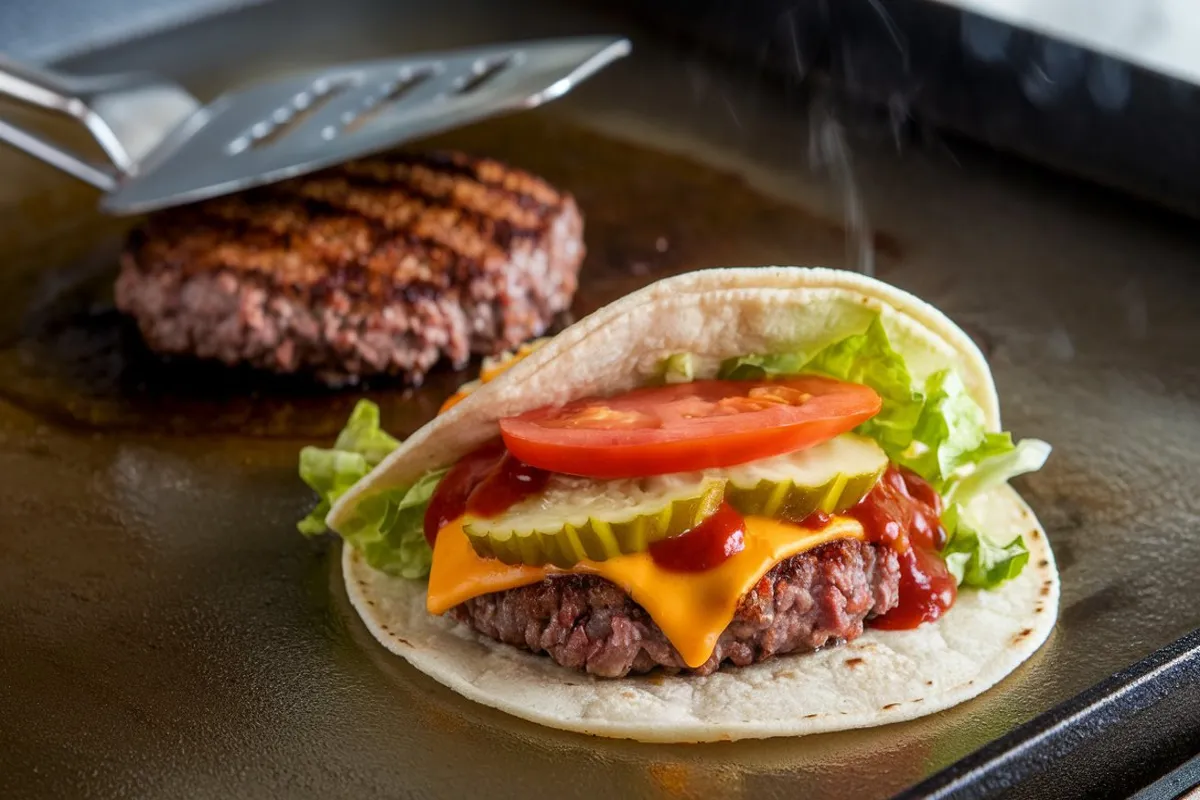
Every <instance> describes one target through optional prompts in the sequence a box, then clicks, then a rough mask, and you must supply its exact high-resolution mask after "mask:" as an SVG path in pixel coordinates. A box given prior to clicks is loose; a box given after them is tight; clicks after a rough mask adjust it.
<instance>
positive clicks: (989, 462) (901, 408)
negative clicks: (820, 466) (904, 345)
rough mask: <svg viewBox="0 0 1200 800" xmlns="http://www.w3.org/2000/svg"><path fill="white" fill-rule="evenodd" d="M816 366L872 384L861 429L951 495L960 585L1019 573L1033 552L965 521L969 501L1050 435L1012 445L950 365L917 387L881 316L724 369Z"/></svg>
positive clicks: (1032, 465) (948, 520) (1030, 461)
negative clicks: (796, 349) (872, 404)
mask: <svg viewBox="0 0 1200 800" xmlns="http://www.w3.org/2000/svg"><path fill="white" fill-rule="evenodd" d="M800 374H815V375H824V376H826V377H830V378H836V379H838V380H843V381H849V382H852V383H860V384H864V385H866V386H870V387H871V388H872V389H874V390H875V391H876V392H877V393H878V394H879V396H880V398H881V399H882V401H883V402H882V406H881V408H880V411H879V413H878V414H877V415H875V416H874V417H873V418H871V419H869V420H867V421H866V422H864V423H863V424H862V425H860V426H859V427H858V429H857V433H860V434H862V435H864V436H869V437H870V438H872V439H874V440H875V441H876V442H878V443H879V445H880V447H882V448H883V450H884V452H886V453H887V454H888V458H890V459H891V460H892V461H893V462H894V463H896V464H899V465H901V466H904V467H907V468H908V469H911V470H912V471H913V472H915V473H917V474H918V475H920V476H921V477H922V478H924V479H925V480H927V481H929V483H930V484H931V485H932V486H933V487H934V489H936V490H937V491H938V493H939V494H941V495H942V497H943V498H944V499H945V501H946V511H945V513H944V514H943V516H942V524H943V526H944V527H945V528H946V531H947V534H948V535H949V539H948V543H947V546H946V548H945V550H944V554H945V555H946V558H947V564H948V565H949V566H950V569H951V571H952V572H953V573H954V575H955V577H956V578H957V579H958V581H959V583H960V584H965V585H967V586H974V587H978V588H985V589H991V588H995V587H996V586H998V585H1000V584H1001V583H1003V582H1004V581H1007V580H1009V579H1011V578H1013V577H1015V576H1016V575H1018V574H1020V572H1021V570H1022V569H1023V568H1024V567H1025V564H1026V562H1028V560H1029V553H1028V551H1027V550H1026V548H1025V543H1024V541H1023V540H1022V539H1021V537H1020V536H1018V537H1016V538H1015V539H1014V540H1013V541H1011V542H1009V543H1008V544H1004V545H1001V544H998V543H996V542H993V541H992V540H990V539H988V538H987V537H986V536H984V535H982V534H980V533H979V532H978V531H976V530H975V529H974V528H973V527H971V525H970V523H969V521H967V520H965V519H963V517H964V515H965V512H964V510H963V509H964V508H965V506H966V505H967V504H968V503H969V502H970V501H971V499H972V498H973V497H975V496H976V495H978V494H979V493H981V492H982V491H984V490H985V489H987V488H990V487H991V486H994V485H998V484H1000V483H1004V482H1006V481H1007V480H1009V479H1010V478H1012V477H1015V476H1017V475H1020V474H1023V473H1026V472H1032V471H1034V470H1037V469H1040V468H1041V466H1042V464H1044V463H1045V461H1046V458H1047V456H1049V454H1050V446H1049V445H1048V444H1046V443H1045V442H1042V441H1039V440H1036V439H1030V440H1025V441H1022V442H1020V443H1019V444H1014V442H1013V440H1012V436H1011V435H1010V434H1008V433H992V432H988V431H987V429H986V426H985V421H984V413H983V409H982V408H980V406H979V404H978V403H976V402H975V399H974V398H972V397H971V395H970V394H969V393H968V391H967V388H966V386H965V385H964V384H963V382H962V379H961V378H960V377H959V375H958V374H957V373H955V372H954V371H953V370H941V371H939V372H936V373H934V374H932V375H930V376H929V377H928V378H927V379H926V380H925V383H924V385H919V384H918V382H917V381H915V380H914V379H913V377H912V374H911V373H910V372H909V370H908V366H907V364H905V362H904V357H903V356H901V355H900V353H898V352H897V351H896V350H895V349H894V348H893V347H892V345H891V342H890V341H889V339H888V335H887V331H886V329H885V328H884V327H883V322H882V320H881V319H880V317H879V316H878V315H876V316H875V318H874V319H872V320H871V323H870V325H868V326H867V329H866V330H865V331H863V332H862V333H859V334H854V335H851V336H847V337H846V338H844V339H841V340H840V341H837V342H834V343H833V344H830V345H828V346H826V347H825V348H823V349H821V350H819V351H817V352H816V353H815V354H814V355H813V356H812V357H811V358H807V359H805V358H804V356H803V355H802V354H800V353H785V354H776V355H748V356H740V357H738V358H732V359H728V360H726V361H725V362H724V363H723V364H722V365H721V377H725V378H731V379H735V380H737V379H743V380H745V379H749V380H754V379H762V378H764V377H775V376H785V375H800Z"/></svg>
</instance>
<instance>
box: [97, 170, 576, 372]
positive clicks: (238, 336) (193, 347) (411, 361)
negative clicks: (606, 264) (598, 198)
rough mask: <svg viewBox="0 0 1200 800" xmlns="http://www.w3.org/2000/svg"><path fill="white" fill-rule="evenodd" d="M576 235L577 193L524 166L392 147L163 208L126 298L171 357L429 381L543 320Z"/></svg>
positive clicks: (570, 263) (154, 343)
mask: <svg viewBox="0 0 1200 800" xmlns="http://www.w3.org/2000/svg"><path fill="white" fill-rule="evenodd" d="M582 231H583V221H582V218H581V217H580V214H579V210H578V208H577V207H576V205H575V201H574V199H573V198H572V197H571V196H570V195H569V194H564V193H560V192H558V191H557V190H555V189H554V188H553V187H552V186H550V185H549V184H547V183H546V182H545V181H543V180H541V179H540V178H537V177H535V176H533V175H530V174H528V173H526V172H522V171H520V170H515V169H512V168H510V167H507V166H505V165H503V164H501V163H499V162H496V161H492V160H488V159H478V158H472V157H469V156H466V155H462V154H458V153H439V154H432V155H414V154H397V155H389V156H387V157H378V158H371V159H366V160H361V161H356V162H351V163H348V164H344V165H341V166H339V167H336V168H334V169H330V170H326V171H323V172H319V173H316V174H313V175H307V176H303V177H299V178H295V179H292V180H289V181H285V182H282V183H278V184H274V185H271V186H266V187H263V188H261V189H255V190H252V191H250V192H246V193H243V194H236V195H230V196H226V197H220V198H216V199H213V200H210V201H206V202H202V203H198V204H194V205H190V206H185V207H182V208H177V209H170V210H167V211H163V212H159V213H157V214H155V215H152V216H151V217H150V218H149V219H148V220H147V221H146V223H145V224H144V225H143V226H141V227H140V228H138V229H137V230H135V231H134V232H133V233H132V234H131V236H130V239H129V243H128V247H127V250H126V253H125V255H124V257H123V259H122V269H121V274H120V275H119V277H118V279H117V284H116V302H117V306H118V308H120V309H121V310H122V311H124V312H126V313H128V314H130V315H132V316H133V317H134V318H135V319H136V320H137V323H138V326H139V328H140V330H141V332H142V335H143V337H144V338H145V340H146V342H147V344H148V345H149V346H150V347H151V349H154V350H156V351H159V352H162V353H166V354H186V355H195V356H199V357H202V358H215V359H220V360H221V361H224V362H226V363H230V364H234V363H240V362H244V363H249V364H252V365H254V366H257V367H261V368H265V369H269V370H272V371H275V372H285V373H290V372H298V371H304V370H311V371H314V372H316V373H317V374H318V376H319V377H320V378H322V379H323V380H325V381H327V382H330V383H345V382H347V381H353V380H355V379H356V378H358V377H359V376H364V375H372V374H389V375H400V376H403V377H404V378H406V379H407V380H409V381H411V382H414V383H419V382H420V380H421V379H422V377H423V376H424V374H425V373H426V372H427V371H428V370H429V369H430V367H432V366H433V365H434V364H435V363H436V362H437V361H438V360H439V359H440V358H442V357H445V358H447V359H448V360H449V361H450V362H451V363H452V364H454V365H456V366H461V365H463V364H464V363H465V362H466V361H467V359H468V358H469V356H470V354H471V353H472V352H474V353H483V354H494V353H498V352H500V351H503V350H505V349H510V348H512V347H514V346H516V345H517V344H519V343H520V342H522V341H525V340H527V339H529V338H531V337H534V336H538V335H540V334H541V333H543V332H544V331H545V329H546V328H547V327H548V325H549V324H550V322H551V320H552V318H553V316H554V315H555V314H557V313H558V312H560V311H563V310H565V309H566V308H567V307H568V306H569V305H570V302H571V299H572V297H573V296H574V293H575V289H576V286H577V278H578V272H579V267H580V264H581V262H582V260H583V256H584V245H583V238H582Z"/></svg>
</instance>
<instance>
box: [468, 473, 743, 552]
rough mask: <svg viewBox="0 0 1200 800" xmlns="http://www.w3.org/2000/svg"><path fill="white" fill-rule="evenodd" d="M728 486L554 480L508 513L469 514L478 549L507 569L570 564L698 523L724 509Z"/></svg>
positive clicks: (682, 479) (684, 479)
mask: <svg viewBox="0 0 1200 800" xmlns="http://www.w3.org/2000/svg"><path fill="white" fill-rule="evenodd" d="M724 493H725V481H724V480H723V479H721V478H720V477H717V476H714V475H705V474H703V473H699V472H696V473H688V474H686V475H664V476H657V477H653V478H630V479H622V480H592V479H588V478H577V477H573V476H570V475H553V476H551V478H550V480H549V482H548V483H547V484H546V488H545V489H544V490H543V491H542V492H541V494H539V495H537V496H536V497H531V498H528V499H526V500H523V501H522V502H520V503H518V504H517V505H515V506H513V507H512V508H510V509H508V510H507V511H505V512H504V513H503V514H501V515H499V516H496V517H491V518H486V519H485V518H472V517H468V518H467V519H466V521H465V522H464V523H463V530H464V531H465V532H466V534H467V538H468V539H470V541H471V546H472V547H473V548H475V552H476V553H478V554H479V555H481V556H484V557H490V558H496V559H499V560H500V561H503V562H504V563H506V564H529V565H532V566H542V565H545V564H553V565H555V566H558V567H563V568H566V567H570V566H573V565H575V564H577V563H579V562H580V561H583V560H585V559H587V560H591V561H604V560H606V559H609V558H615V557H616V556H619V555H623V554H627V553H639V552H642V551H643V550H646V549H647V548H648V547H649V546H650V545H651V544H652V543H653V542H656V541H658V540H660V539H666V538H668V537H671V536H678V535H679V534H681V533H685V532H687V531H689V530H691V529H692V528H694V527H696V526H697V525H699V524H700V523H701V522H703V521H704V520H705V519H707V518H708V517H710V516H711V515H712V514H713V513H714V512H715V511H716V510H717V509H718V508H719V507H720V505H721V499H722V497H723V496H724Z"/></svg>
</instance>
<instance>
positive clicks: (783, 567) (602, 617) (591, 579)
mask: <svg viewBox="0 0 1200 800" xmlns="http://www.w3.org/2000/svg"><path fill="white" fill-rule="evenodd" d="M899 587H900V567H899V563H898V561H897V559H896V553H895V552H894V551H893V550H891V549H890V548H888V547H886V546H883V545H876V544H867V543H865V542H860V541H858V540H856V539H842V540H838V541H834V542H830V543H828V544H825V545H822V546H821V547H818V548H816V549H814V550H810V551H809V552H806V553H801V554H799V555H795V556H792V557H791V558H788V559H785V560H784V561H781V562H780V563H778V564H776V565H775V567H774V568H773V569H772V570H771V571H770V572H768V573H767V574H766V575H764V576H763V578H762V580H760V581H759V582H758V583H757V584H756V585H755V586H754V588H753V589H751V590H750V592H749V593H748V594H746V596H745V597H743V598H742V600H741V603H740V604H739V605H738V609H737V612H736V614H735V616H734V618H733V621H732V622H731V623H730V624H729V627H727V628H726V629H725V632H724V633H722V634H721V638H720V639H719V640H718V641H717V646H716V649H715V650H714V651H713V654H712V656H711V657H710V658H709V659H708V661H706V662H705V663H704V664H702V665H701V666H699V667H696V668H694V669H691V668H688V667H687V665H686V664H684V663H683V659H682V658H680V656H679V653H678V652H676V650H675V648H674V647H673V646H672V645H671V643H670V642H669V641H667V638H666V636H664V635H663V632H662V631H661V630H659V628H658V626H657V625H655V624H654V621H653V620H651V619H650V616H649V615H648V614H647V613H646V612H645V610H644V609H642V607H641V606H639V605H638V604H637V603H635V602H633V600H632V599H630V597H629V595H627V594H625V592H624V591H622V590H621V589H620V588H618V587H617V586H616V585H615V584H613V583H610V582H609V581H607V580H605V579H603V578H599V577H596V576H594V575H567V576H557V577H551V578H547V579H546V580H544V581H542V582H541V583H538V584H534V585H532V586H525V587H522V588H519V589H510V590H508V591H504V592H494V593H492V594H487V595H482V596H480V597H476V598H473V599H471V600H468V601H467V602H465V603H462V604H461V605H459V606H456V607H455V608H453V609H451V611H450V614H451V615H452V616H453V617H454V618H455V619H457V620H459V621H460V622H464V623H466V624H467V625H469V626H471V627H472V628H474V629H475V630H476V631H478V632H479V633H481V634H483V635H484V636H488V637H490V638H492V639H496V640H497V641H501V642H505V643H507V644H511V645H516V646H517V647H521V648H525V649H528V650H531V651H533V652H535V653H541V652H544V653H546V654H547V655H549V656H550V657H551V658H553V659H554V660H555V661H557V662H558V663H559V664H561V665H563V666H564V667H570V668H571V669H576V670H580V671H584V672H588V673H591V674H593V675H600V676H603V677H606V678H620V677H624V676H625V675H628V674H630V673H643V672H649V671H650V670H652V669H654V668H655V667H662V668H663V669H664V671H666V672H670V673H677V672H691V673H696V674H698V675H709V674H711V673H713V672H716V670H717V669H718V668H719V667H720V665H721V664H722V662H725V661H728V662H730V663H732V664H735V665H737V666H747V665H749V664H753V663H756V662H759V661H765V660H767V659H769V658H771V657H772V656H775V655H782V654H784V653H798V652H805V651H809V650H815V649H817V648H819V647H823V646H825V645H828V644H832V643H838V642H845V641H848V640H850V639H854V638H856V637H858V636H860V635H861V634H862V631H863V621H864V620H866V619H868V618H870V617H873V616H876V615H879V614H883V613H884V612H886V611H888V610H889V609H891V608H893V607H895V605H896V602H897V600H898V595H899Z"/></svg>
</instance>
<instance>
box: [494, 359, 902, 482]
mask: <svg viewBox="0 0 1200 800" xmlns="http://www.w3.org/2000/svg"><path fill="white" fill-rule="evenodd" d="M880 403H881V400H880V398H879V395H878V394H876V393H875V390H873V389H871V388H870V387H868V386H862V385H859V384H856V383H844V382H842V381H836V380H833V379H830V378H818V377H803V378H791V379H787V380H778V381H723V380H707V381H694V382H692V383H683V384H677V385H674V386H661V387H651V388H646V389H635V390H633V391H631V392H626V393H625V394H621V395H617V396H615V397H590V398H584V399H582V400H575V401H572V402H570V403H567V404H566V405H563V406H553V407H546V408H539V409H535V410H533V411H527V412H526V413H524V414H521V415H520V416H516V417H509V418H507V419H502V420H500V433H501V435H502V436H503V437H504V443H505V445H506V446H507V447H508V450H509V452H511V453H512V454H513V455H514V456H516V457H517V458H519V459H520V460H521V461H524V462H525V463H527V464H531V465H533V466H535V467H541V468H542V469H545V470H550V471H552V472H562V473H566V474H568V475H582V476H585V477H590V478H635V477H641V476H648V475H664V474H667V473H671V472H688V471H691V470H698V469H707V468H710V467H730V466H733V465H735V464H744V463H746V462H747V461H754V460H756V459H759V458H767V457H769V456H776V455H780V454H782V453H790V452H792V451H793V450H801V449H803V448H805V447H811V446H813V445H815V444H820V443H821V442H824V441H826V440H828V439H832V438H833V437H834V436H837V435H838V434H840V433H845V432H846V431H848V430H851V429H853V428H854V427H855V426H857V425H859V424H860V423H862V422H864V421H866V420H868V419H870V418H871V417H873V416H874V415H875V414H877V413H879V407H880Z"/></svg>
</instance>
